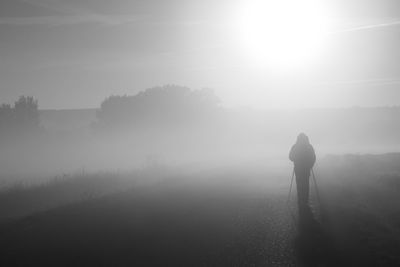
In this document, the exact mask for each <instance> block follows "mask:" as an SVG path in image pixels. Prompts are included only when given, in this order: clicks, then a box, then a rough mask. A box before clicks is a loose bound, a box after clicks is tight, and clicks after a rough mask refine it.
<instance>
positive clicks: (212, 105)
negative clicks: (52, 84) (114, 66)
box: [97, 85, 220, 127]
mask: <svg viewBox="0 0 400 267" xmlns="http://www.w3.org/2000/svg"><path fill="white" fill-rule="evenodd" d="M219 102H220V100H219V98H218V97H217V96H216V95H215V94H214V92H213V91H212V90H210V89H201V90H190V89H189V88H187V87H182V86H176V85H166V86H162V87H154V88H150V89H147V90H145V91H142V92H140V93H138V94H137V95H135V96H127V95H125V96H111V97H108V98H107V99H106V100H104V101H103V103H102V104H101V107H100V109H99V110H98V112H97V119H98V122H99V124H100V125H102V126H105V127H114V126H128V127H130V126H136V127H142V126H149V125H177V124H180V125H186V124H188V123H197V122H200V121H204V120H207V119H208V120H210V119H211V118H212V117H213V115H215V112H216V110H217V109H218V108H219Z"/></svg>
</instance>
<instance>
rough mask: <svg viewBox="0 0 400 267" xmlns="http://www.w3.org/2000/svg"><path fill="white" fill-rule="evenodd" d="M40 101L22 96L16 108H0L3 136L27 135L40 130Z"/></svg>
mask: <svg viewBox="0 0 400 267" xmlns="http://www.w3.org/2000/svg"><path fill="white" fill-rule="evenodd" d="M39 124H40V116H39V105H38V101H37V100H36V99H34V98H33V97H31V96H21V97H19V99H18V100H17V101H15V103H14V106H13V107H12V106H11V105H10V104H2V105H1V106H0V132H1V133H3V134H7V133H9V134H18V133H26V132H30V131H32V130H36V129H38V128H39Z"/></svg>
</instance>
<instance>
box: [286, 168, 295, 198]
mask: <svg viewBox="0 0 400 267" xmlns="http://www.w3.org/2000/svg"><path fill="white" fill-rule="evenodd" d="M293 180H294V168H293V172H292V180H291V181H290V188H289V194H288V197H287V201H286V202H287V203H288V204H289V201H290V195H291V193H292V186H293Z"/></svg>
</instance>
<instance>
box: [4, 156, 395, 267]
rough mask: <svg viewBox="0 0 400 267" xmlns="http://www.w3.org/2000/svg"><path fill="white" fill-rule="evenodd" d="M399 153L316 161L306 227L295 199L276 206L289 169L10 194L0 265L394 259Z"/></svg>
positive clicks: (371, 262)
mask: <svg viewBox="0 0 400 267" xmlns="http://www.w3.org/2000/svg"><path fill="white" fill-rule="evenodd" d="M399 159H400V156H399V155H398V154H387V155H379V156H357V155H353V156H351V155H349V156H331V157H327V158H325V159H324V160H321V162H320V164H319V166H318V167H317V169H316V174H317V179H318V183H319V184H318V186H319V192H320V194H321V205H320V204H319V203H318V201H317V199H316V197H315V196H316V195H315V192H313V193H312V201H311V202H312V204H311V206H312V210H313V211H314V216H313V218H311V219H310V220H309V221H308V223H307V225H306V227H303V226H301V225H299V222H298V216H297V212H296V203H295V194H293V195H292V198H291V202H290V205H289V207H288V205H287V204H286V198H287V193H288V189H289V179H290V177H288V176H290V175H279V174H272V173H270V174H268V173H264V172H261V171H260V172H255V171H250V170H247V171H246V170H242V171H240V172H239V171H232V170H231V171H223V170H218V171H215V170H214V171H203V172H200V171H199V172H197V173H193V172H192V173H189V172H184V171H177V170H174V171H172V170H163V171H161V172H160V171H159V172H156V171H154V170H152V171H150V170H149V171H142V172H137V173H130V174H126V175H117V174H112V173H109V174H104V173H103V174H98V175H88V174H86V175H82V176H81V177H79V176H77V177H70V178H64V179H61V180H58V181H54V182H50V183H49V184H47V185H42V186H38V187H32V188H19V189H18V190H16V189H13V190H9V191H6V192H3V193H2V194H1V196H0V197H1V198H2V205H1V207H0V208H1V210H2V214H5V213H6V212H8V213H9V216H8V217H7V218H5V217H3V218H2V224H1V227H0V236H1V240H2V242H1V244H2V245H1V250H2V251H3V254H2V255H3V256H2V258H1V261H2V265H5V266H21V265H24V266H26V265H31V266H38V265H42V266H43V265H58V266H76V265H80V266H87V265H97V266H132V265H141V266H146V265H147V266H150V265H151V266H154V265H158V266H189V265H191V266H193V265H197V266H319V265H318V264H324V266H396V265H397V264H399V263H400V258H399V256H398V254H397V251H398V249H399V248H400V235H399V229H400V224H399V222H400V207H399V206H398V203H399V198H400V196H399V194H398V193H399V191H400V177H399V172H398V171H399V170H398V169H399V167H398V166H399V164H398V163H399V162H400V160H399ZM371 170H376V171H371ZM265 175H269V177H268V176H265ZM156 176H157V177H158V178H155V177H156ZM128 177H131V179H128ZM109 181H117V182H116V184H118V185H119V186H114V188H113V189H111V188H110V187H109V185H110V183H109ZM105 188H107V189H105ZM88 191H91V192H92V193H91V195H90V196H88V193H87V192H88ZM59 192H63V194H62V195H61V194H60V193H59ZM40 198H43V199H45V201H44V200H43V201H42V202H40ZM35 201H36V202H35ZM17 202H18V205H17V204H16V203H17ZM7 205H9V206H10V207H14V213H12V212H10V211H9V210H7ZM33 206H34V207H33Z"/></svg>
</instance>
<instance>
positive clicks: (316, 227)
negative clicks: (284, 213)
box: [294, 207, 343, 267]
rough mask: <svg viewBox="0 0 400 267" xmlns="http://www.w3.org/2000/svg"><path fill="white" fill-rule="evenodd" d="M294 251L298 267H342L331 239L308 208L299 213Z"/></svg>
mask: <svg viewBox="0 0 400 267" xmlns="http://www.w3.org/2000/svg"><path fill="white" fill-rule="evenodd" d="M294 250H295V254H296V257H297V260H298V262H299V265H300V266H306V267H313V266H343V265H342V264H343V262H342V259H341V256H340V253H339V251H338V249H337V247H336V246H335V245H334V242H333V240H332V238H331V237H330V236H329V234H328V233H327V232H326V231H325V230H324V229H323V227H322V225H321V224H320V223H319V222H318V221H317V220H316V219H315V217H314V214H313V213H312V211H311V209H310V208H309V207H307V208H306V209H305V210H303V211H301V212H300V213H299V225H298V234H297V236H296V238H295V240H294Z"/></svg>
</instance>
